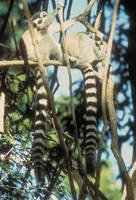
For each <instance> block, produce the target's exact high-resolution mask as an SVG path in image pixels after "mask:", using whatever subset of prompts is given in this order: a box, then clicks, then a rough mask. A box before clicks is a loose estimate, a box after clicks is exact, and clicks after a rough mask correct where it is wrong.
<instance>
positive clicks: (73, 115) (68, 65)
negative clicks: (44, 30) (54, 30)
mask: <svg viewBox="0 0 136 200" xmlns="http://www.w3.org/2000/svg"><path fill="white" fill-rule="evenodd" d="M59 2H60V4H61V5H62V0H60V1H59ZM60 23H61V30H62V36H63V41H64V43H63V44H64V54H65V56H66V64H67V69H68V75H69V90H70V102H71V110H72V119H73V124H74V130H75V131H76V132H77V126H76V118H75V111H74V104H73V95H72V76H71V70H70V62H69V59H68V53H67V48H66V43H65V30H64V24H63V8H61V9H60ZM75 134H76V133H75ZM68 170H70V171H68V174H69V181H70V187H71V193H72V196H73V199H74V200H76V199H77V197H76V190H75V187H74V183H73V178H72V174H71V169H68Z"/></svg>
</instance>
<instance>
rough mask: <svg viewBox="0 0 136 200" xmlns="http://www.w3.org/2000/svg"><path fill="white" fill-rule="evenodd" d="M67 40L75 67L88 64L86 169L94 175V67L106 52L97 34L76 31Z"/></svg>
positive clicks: (85, 73) (85, 79)
mask: <svg viewBox="0 0 136 200" xmlns="http://www.w3.org/2000/svg"><path fill="white" fill-rule="evenodd" d="M65 42H66V47H67V51H68V54H69V56H70V58H72V57H74V58H73V60H74V61H76V62H75V63H76V64H74V67H76V66H75V65H79V67H78V68H80V65H84V64H85V65H86V64H87V65H86V66H87V67H86V69H84V70H82V72H83V76H84V83H85V93H86V134H85V154H86V171H87V173H88V174H90V175H91V176H94V172H95V157H96V156H95V155H96V152H95V151H96V140H97V128H96V124H97V96H96V95H97V89H96V82H95V76H94V72H93V67H95V66H96V65H98V66H99V64H100V63H101V62H102V60H103V59H104V58H105V57H106V54H105V53H103V52H102V45H101V38H99V37H97V36H96V35H95V34H87V33H75V34H73V35H70V36H68V37H67V38H66V41H65ZM62 48H63V43H62ZM71 60H72V59H71Z"/></svg>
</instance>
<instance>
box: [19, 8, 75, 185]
mask: <svg viewBox="0 0 136 200" xmlns="http://www.w3.org/2000/svg"><path fill="white" fill-rule="evenodd" d="M60 8H61V5H58V6H57V8H56V9H55V10H54V11H53V13H51V14H50V15H49V16H47V14H46V12H44V11H43V12H38V13H35V14H34V15H33V16H32V21H33V25H34V27H35V28H34V31H35V34H36V37H37V40H38V42H39V48H40V53H41V57H42V60H43V61H48V60H51V59H56V60H59V61H61V62H62V50H61V45H60V44H59V43H57V42H56V40H55V39H54V38H53V36H52V35H53V34H54V33H57V32H59V31H60V30H61V27H60V24H59V23H56V24H51V23H52V21H53V19H54V17H55V16H56V15H57V12H58V10H59V9H60ZM76 21H77V18H73V19H71V20H68V21H66V22H65V23H64V27H65V29H68V28H69V27H70V26H72V25H73V24H74V23H75V22H76ZM20 52H21V56H22V57H23V59H24V60H32V61H37V57H36V54H35V51H34V46H33V43H32V39H31V35H30V32H29V30H27V31H26V32H25V33H24V34H23V35H22V37H21V40H20ZM35 71H36V79H37V106H36V114H35V126H34V132H35V133H34V150H33V161H34V171H35V176H36V180H37V183H41V182H42V183H43V182H44V163H43V156H44V150H45V148H44V147H45V145H44V139H45V128H46V124H45V122H46V117H47V92H46V90H45V88H44V86H43V81H42V78H41V75H40V72H39V70H38V67H36V68H35Z"/></svg>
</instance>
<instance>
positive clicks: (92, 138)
mask: <svg viewBox="0 0 136 200" xmlns="http://www.w3.org/2000/svg"><path fill="white" fill-rule="evenodd" d="M83 74H84V82H85V91H86V135H85V152H86V153H85V156H86V171H87V173H88V174H90V175H91V176H92V177H94V173H95V157H96V152H95V151H96V140H97V128H96V123H97V120H96V115H97V97H96V93H97V89H96V81H95V77H94V72H93V70H92V66H91V65H89V67H87V68H86V69H85V70H83Z"/></svg>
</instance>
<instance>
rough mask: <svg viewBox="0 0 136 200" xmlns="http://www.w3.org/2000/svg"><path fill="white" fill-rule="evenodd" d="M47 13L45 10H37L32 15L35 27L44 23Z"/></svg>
mask: <svg viewBox="0 0 136 200" xmlns="http://www.w3.org/2000/svg"><path fill="white" fill-rule="evenodd" d="M46 17H47V13H46V12H45V11H42V12H37V13H35V14H34V15H33V16H32V18H31V19H32V22H33V27H34V28H37V30H38V27H39V26H40V25H41V24H42V23H43V21H44V20H45V19H46Z"/></svg>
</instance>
